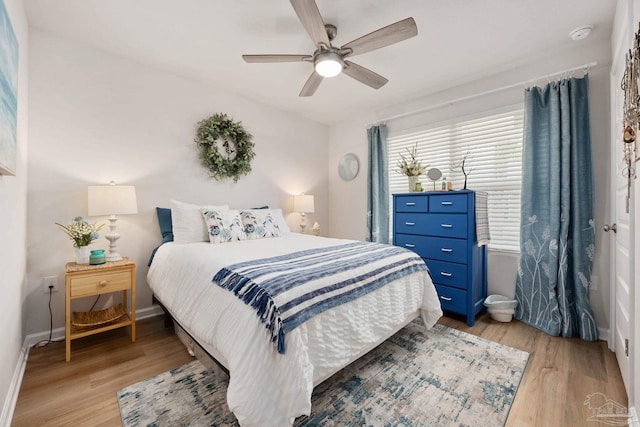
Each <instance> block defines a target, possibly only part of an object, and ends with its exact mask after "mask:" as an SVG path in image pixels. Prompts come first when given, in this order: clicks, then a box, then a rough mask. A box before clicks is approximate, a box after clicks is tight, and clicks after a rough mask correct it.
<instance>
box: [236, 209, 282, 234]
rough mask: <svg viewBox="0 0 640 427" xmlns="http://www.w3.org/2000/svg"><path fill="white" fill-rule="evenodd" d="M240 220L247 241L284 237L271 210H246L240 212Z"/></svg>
mask: <svg viewBox="0 0 640 427" xmlns="http://www.w3.org/2000/svg"><path fill="white" fill-rule="evenodd" d="M240 219H241V220H242V226H243V228H244V233H245V234H246V235H247V240H255V239H263V238H266V237H280V236H282V231H281V230H280V225H279V224H278V222H277V221H276V218H275V215H274V214H273V212H272V211H271V210H270V209H245V210H243V211H240Z"/></svg>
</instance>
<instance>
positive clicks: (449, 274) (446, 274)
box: [440, 271, 453, 277]
mask: <svg viewBox="0 0 640 427" xmlns="http://www.w3.org/2000/svg"><path fill="white" fill-rule="evenodd" d="M440 275H441V276H444V277H451V276H453V274H451V273H447V272H446V271H441V272H440Z"/></svg>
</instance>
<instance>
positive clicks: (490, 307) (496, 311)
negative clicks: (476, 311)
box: [484, 295, 518, 322]
mask: <svg viewBox="0 0 640 427" xmlns="http://www.w3.org/2000/svg"><path fill="white" fill-rule="evenodd" d="M484 306H485V307H487V311H488V312H489V314H490V315H491V318H492V319H493V320H497V321H498V322H511V319H512V317H513V314H514V313H515V312H516V307H517V306H518V301H516V300H514V299H511V298H509V297H505V296H504V295H489V296H488V297H487V298H486V299H485V300H484Z"/></svg>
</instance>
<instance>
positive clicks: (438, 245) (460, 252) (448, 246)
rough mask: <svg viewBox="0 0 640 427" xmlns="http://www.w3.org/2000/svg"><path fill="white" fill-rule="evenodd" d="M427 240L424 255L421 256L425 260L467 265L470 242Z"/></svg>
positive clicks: (440, 238)
mask: <svg viewBox="0 0 640 427" xmlns="http://www.w3.org/2000/svg"><path fill="white" fill-rule="evenodd" d="M416 237H419V236H416ZM425 239H426V241H425V242H424V251H423V253H424V255H422V254H421V255H420V256H422V257H423V258H430V259H435V260H439V261H449V262H457V263H459V264H466V263H467V245H468V241H467V240H466V239H445V238H443V237H426V238H425Z"/></svg>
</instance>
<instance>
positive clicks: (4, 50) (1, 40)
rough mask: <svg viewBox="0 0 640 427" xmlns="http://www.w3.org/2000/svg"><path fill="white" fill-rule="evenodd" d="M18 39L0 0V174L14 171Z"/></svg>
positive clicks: (13, 172)
mask: <svg viewBox="0 0 640 427" xmlns="http://www.w3.org/2000/svg"><path fill="white" fill-rule="evenodd" d="M17 125H18V41H17V40H16V35H15V33H14V32H13V27H12V26H11V21H9V14H8V13H7V9H6V8H5V6H4V2H3V1H2V0H0V175H15V174H16V145H17V141H18V138H17Z"/></svg>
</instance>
